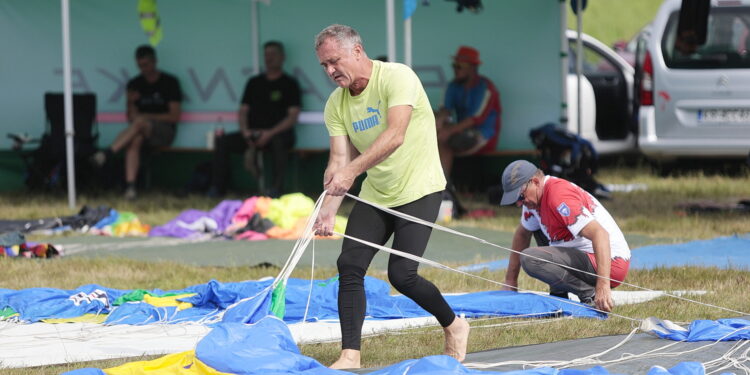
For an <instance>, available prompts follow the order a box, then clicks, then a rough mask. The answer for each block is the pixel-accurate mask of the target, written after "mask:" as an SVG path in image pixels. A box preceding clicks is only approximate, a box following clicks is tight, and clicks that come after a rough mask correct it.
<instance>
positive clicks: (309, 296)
mask: <svg viewBox="0 0 750 375" xmlns="http://www.w3.org/2000/svg"><path fill="white" fill-rule="evenodd" d="M310 255H311V258H312V259H311V260H310V263H311V265H310V290H309V291H308V292H307V304H306V305H305V313H304V314H303V315H302V323H305V322H307V311H308V310H309V309H310V299H312V291H313V283H314V280H315V240H313V242H312V247H311V248H310Z"/></svg>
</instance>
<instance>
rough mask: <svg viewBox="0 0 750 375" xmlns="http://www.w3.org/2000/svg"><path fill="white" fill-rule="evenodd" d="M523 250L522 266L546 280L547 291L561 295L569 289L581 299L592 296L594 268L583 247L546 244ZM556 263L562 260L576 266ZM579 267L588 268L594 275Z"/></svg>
mask: <svg viewBox="0 0 750 375" xmlns="http://www.w3.org/2000/svg"><path fill="white" fill-rule="evenodd" d="M523 254H525V255H527V256H524V255H521V267H523V270H524V271H526V273H527V274H528V275H529V276H531V277H533V278H535V279H539V280H541V281H543V282H545V283H546V284H548V285H549V286H550V294H553V295H558V296H561V295H562V294H563V293H568V292H570V293H573V294H575V295H577V296H578V298H579V299H580V300H581V302H583V303H588V302H589V300H593V296H594V290H595V285H596V276H594V275H596V270H595V269H594V266H593V265H592V264H591V261H590V260H589V257H588V255H587V254H586V253H584V252H583V251H580V250H578V249H576V248H571V247H555V246H545V247H532V248H529V249H526V250H524V251H523ZM532 256H533V258H532ZM535 258H540V259H544V260H547V261H549V262H545V261H544V260H540V259H535ZM550 262H552V263H550ZM558 264H564V265H566V266H569V267H572V268H574V269H575V270H572V269H569V268H565V267H561V266H559V265H558ZM581 271H585V272H590V273H592V274H593V275H591V274H587V273H585V272H581Z"/></svg>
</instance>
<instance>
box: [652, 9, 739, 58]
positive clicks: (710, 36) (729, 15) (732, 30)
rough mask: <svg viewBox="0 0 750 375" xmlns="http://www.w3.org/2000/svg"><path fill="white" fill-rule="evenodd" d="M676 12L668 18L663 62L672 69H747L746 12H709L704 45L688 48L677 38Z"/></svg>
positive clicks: (720, 10)
mask: <svg viewBox="0 0 750 375" xmlns="http://www.w3.org/2000/svg"><path fill="white" fill-rule="evenodd" d="M678 19H679V12H674V13H672V15H671V16H670V17H669V21H668V22H667V27H666V30H665V32H664V36H663V38H662V41H661V47H662V48H661V49H662V54H663V57H664V62H665V63H666V64H667V67H669V68H672V69H746V68H750V9H748V8H747V7H725V8H711V13H710V14H709V16H708V33H707V35H706V43H705V44H704V45H694V44H690V41H686V40H682V39H680V38H678V37H677V22H678Z"/></svg>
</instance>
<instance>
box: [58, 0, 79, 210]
mask: <svg viewBox="0 0 750 375" xmlns="http://www.w3.org/2000/svg"><path fill="white" fill-rule="evenodd" d="M60 5H61V10H62V11H61V13H62V43H63V51H62V52H63V56H62V57H63V92H64V94H63V97H64V103H65V157H66V162H67V167H68V168H67V169H68V206H69V207H70V208H71V209H74V208H75V207H76V178H75V176H76V173H75V160H74V158H73V151H74V150H73V136H74V130H73V89H72V86H71V75H72V74H71V66H70V13H69V7H70V4H69V1H68V0H60Z"/></svg>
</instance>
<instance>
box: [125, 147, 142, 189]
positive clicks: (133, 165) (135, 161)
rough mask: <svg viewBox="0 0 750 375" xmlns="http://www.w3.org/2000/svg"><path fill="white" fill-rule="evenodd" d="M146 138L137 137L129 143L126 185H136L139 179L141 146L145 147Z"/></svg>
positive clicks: (126, 155)
mask: <svg viewBox="0 0 750 375" xmlns="http://www.w3.org/2000/svg"><path fill="white" fill-rule="evenodd" d="M143 141H144V137H143V136H142V135H140V134H138V135H136V136H135V137H133V138H132V139H131V140H130V143H128V147H127V149H126V150H125V183H127V184H128V185H130V184H135V180H136V178H137V177H138V168H140V166H141V146H143Z"/></svg>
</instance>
